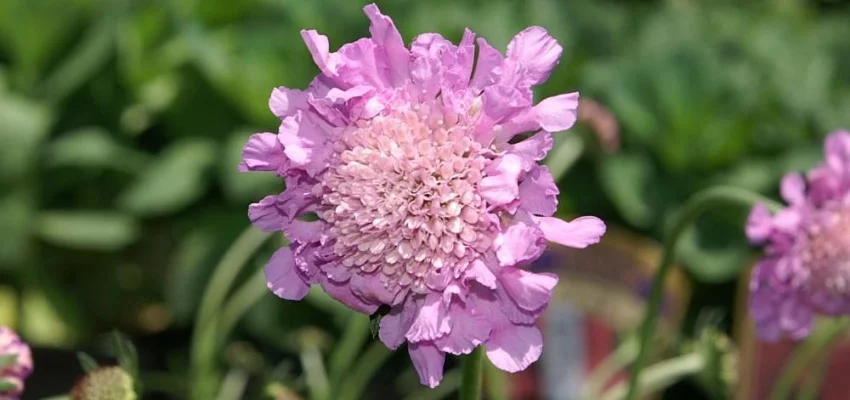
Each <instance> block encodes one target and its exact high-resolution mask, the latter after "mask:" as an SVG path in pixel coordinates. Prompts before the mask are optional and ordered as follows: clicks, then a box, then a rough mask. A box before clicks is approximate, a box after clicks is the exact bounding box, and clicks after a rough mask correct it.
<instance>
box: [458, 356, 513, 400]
mask: <svg viewBox="0 0 850 400" xmlns="http://www.w3.org/2000/svg"><path fill="white" fill-rule="evenodd" d="M507 374H508V373H507V372H505V371H502V370H500V369H499V368H498V367H496V366H495V365H493V363H492V362H490V360H485V361H484V390H485V393H486V394H487V398H488V399H490V400H508V398H509V395H510V380H509V379H508V377H507ZM458 384H460V382H458Z"/></svg>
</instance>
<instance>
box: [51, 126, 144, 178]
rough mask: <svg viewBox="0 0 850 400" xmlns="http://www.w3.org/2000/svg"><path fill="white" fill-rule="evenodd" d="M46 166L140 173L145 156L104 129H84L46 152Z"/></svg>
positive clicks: (61, 137) (55, 141) (55, 143)
mask: <svg viewBox="0 0 850 400" xmlns="http://www.w3.org/2000/svg"><path fill="white" fill-rule="evenodd" d="M46 153H47V154H46V158H45V163H46V164H47V165H48V166H51V167H63V168H64V167H92V168H112V169H115V170H118V171H125V172H137V171H139V170H140V169H141V168H142V166H143V165H144V163H145V161H146V155H145V154H144V153H141V152H139V151H137V150H135V149H131V148H128V147H125V146H122V145H121V144H119V143H117V142H116V141H115V139H114V138H113V137H112V135H110V134H109V132H107V131H105V130H103V129H101V128H94V127H93V128H82V129H78V130H75V131H71V132H68V133H65V134H63V135H61V136H60V137H59V138H58V139H56V140H54V141H52V142H51V143H50V145H49V147H48V148H47V152H46Z"/></svg>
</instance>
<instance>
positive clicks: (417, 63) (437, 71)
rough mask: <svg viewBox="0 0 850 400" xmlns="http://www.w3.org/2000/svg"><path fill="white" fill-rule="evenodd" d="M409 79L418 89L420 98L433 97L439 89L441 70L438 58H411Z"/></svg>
mask: <svg viewBox="0 0 850 400" xmlns="http://www.w3.org/2000/svg"><path fill="white" fill-rule="evenodd" d="M410 79H411V81H412V82H413V84H414V86H415V87H416V88H418V89H419V93H418V94H419V96H420V98H421V99H433V98H434V97H436V96H437V92H439V91H440V81H441V79H442V71H441V68H440V62H439V60H431V59H429V58H426V57H419V58H416V59H415V60H413V68H412V69H411V70H410Z"/></svg>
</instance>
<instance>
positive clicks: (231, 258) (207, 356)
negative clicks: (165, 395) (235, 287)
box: [190, 226, 271, 400]
mask: <svg viewBox="0 0 850 400" xmlns="http://www.w3.org/2000/svg"><path fill="white" fill-rule="evenodd" d="M270 236H271V235H269V234H267V233H264V232H260V231H258V230H257V229H256V228H254V227H253V226H249V227H248V228H247V229H245V231H243V232H242V234H240V235H239V237H238V238H237V239H236V241H235V242H233V244H232V245H231V246H230V248H229V249H227V252H225V253H224V256H223V257H222V258H221V261H219V263H218V265H216V267H215V270H213V275H212V277H211V278H210V281H209V283H208V284H207V287H206V288H205V289H204V294H203V297H202V298H201V303H200V305H199V307H198V314H197V315H196V316H195V327H194V328H195V329H194V331H193V332H192V343H191V350H190V353H191V355H190V369H191V373H192V375H191V379H192V387H191V392H192V393H191V397H192V398H193V399H204V400H206V399H210V398H213V397H214V396H213V391H215V387H216V384H217V379H216V376H215V360H216V354H217V353H216V347H217V346H216V345H217V343H218V329H217V326H218V318H216V313H218V311H219V310H220V309H221V307H222V305H223V304H224V301H225V299H226V298H227V295H228V293H229V292H230V286H231V285H232V284H233V282H234V281H235V280H236V277H238V276H239V272H241V271H242V267H243V266H244V265H245V263H247V262H248V260H250V259H251V257H252V256H253V255H254V253H255V252H256V251H257V250H258V249H259V248H260V246H262V245H263V243H265V241H266V239H268V238H269V237H270Z"/></svg>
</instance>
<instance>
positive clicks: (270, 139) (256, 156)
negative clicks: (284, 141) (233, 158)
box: [239, 133, 286, 172]
mask: <svg viewBox="0 0 850 400" xmlns="http://www.w3.org/2000/svg"><path fill="white" fill-rule="evenodd" d="M285 160H286V157H285V156H284V153H283V146H281V144H280V142H278V140H277V135H275V134H274V133H257V134H254V135H251V137H250V138H249V139H248V143H246V144H245V148H244V149H242V162H240V163H239V171H242V172H246V171H275V172H277V171H280V170H281V169H282V168H283V164H284V161H285Z"/></svg>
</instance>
